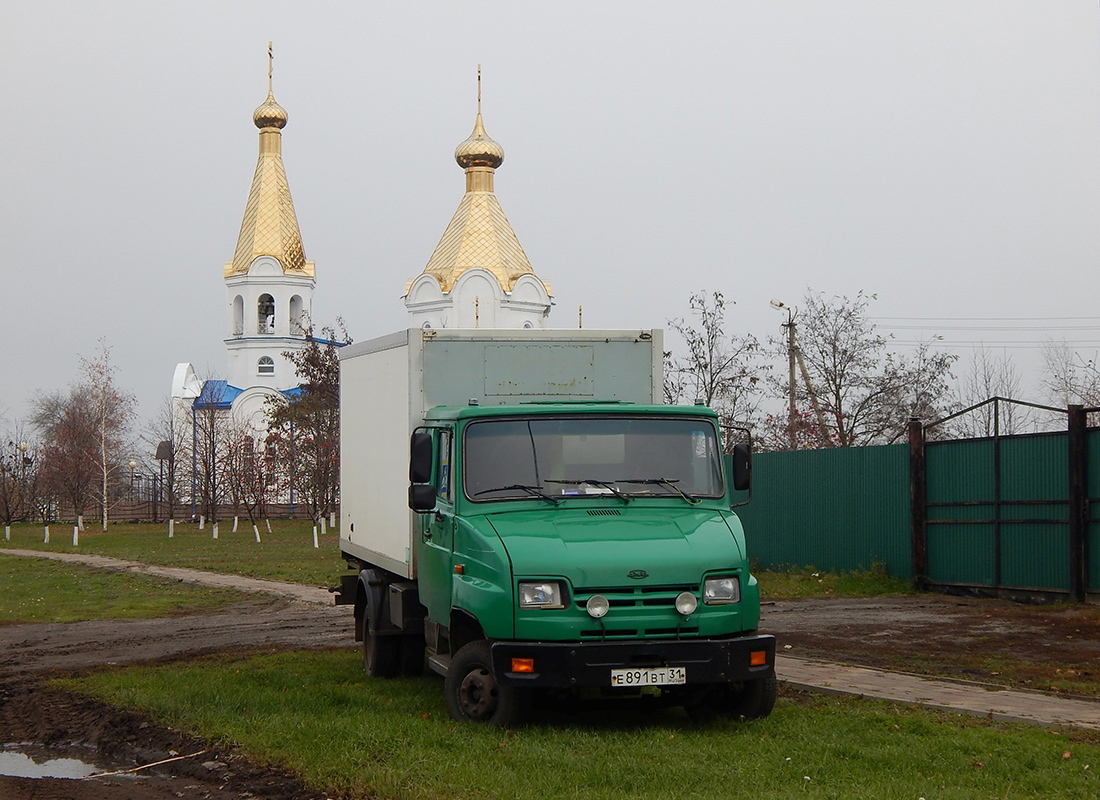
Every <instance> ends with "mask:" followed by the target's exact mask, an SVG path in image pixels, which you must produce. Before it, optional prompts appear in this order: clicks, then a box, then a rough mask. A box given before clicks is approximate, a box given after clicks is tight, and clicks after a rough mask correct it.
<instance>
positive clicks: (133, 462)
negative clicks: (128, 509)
mask: <svg viewBox="0 0 1100 800" xmlns="http://www.w3.org/2000/svg"><path fill="white" fill-rule="evenodd" d="M136 466H137V462H136V461H134V459H132V458H131V459H130V503H131V504H133V502H134V467H136Z"/></svg>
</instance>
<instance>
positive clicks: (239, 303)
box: [233, 295, 244, 336]
mask: <svg viewBox="0 0 1100 800" xmlns="http://www.w3.org/2000/svg"><path fill="white" fill-rule="evenodd" d="M233 335H234V336H243V335H244V298H243V297H241V296H240V295H237V296H236V297H234V298H233Z"/></svg>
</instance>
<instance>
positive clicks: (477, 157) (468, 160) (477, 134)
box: [455, 111, 504, 169]
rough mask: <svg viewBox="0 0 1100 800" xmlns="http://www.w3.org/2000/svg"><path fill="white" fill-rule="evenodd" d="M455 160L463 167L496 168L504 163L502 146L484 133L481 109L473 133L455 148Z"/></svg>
mask: <svg viewBox="0 0 1100 800" xmlns="http://www.w3.org/2000/svg"><path fill="white" fill-rule="evenodd" d="M455 161H457V162H458V165H459V166H460V167H462V168H463V169H469V168H470V167H489V168H491V169H496V168H497V167H499V166H500V165H501V164H502V163H504V148H503V147H501V146H500V145H499V144H497V143H496V142H495V141H493V140H492V139H490V138H489V135H488V134H487V133H485V126H484V125H482V123H481V111H478V112H477V121H476V122H474V131H473V133H471V134H470V136H469V138H468V139H466V141H464V142H463V143H462V144H460V145H459V146H458V147H456V148H455Z"/></svg>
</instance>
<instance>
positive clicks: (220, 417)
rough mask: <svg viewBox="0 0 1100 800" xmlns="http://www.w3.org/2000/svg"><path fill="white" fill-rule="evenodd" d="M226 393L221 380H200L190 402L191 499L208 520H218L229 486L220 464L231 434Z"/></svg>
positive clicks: (225, 386)
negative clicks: (196, 394)
mask: <svg viewBox="0 0 1100 800" xmlns="http://www.w3.org/2000/svg"><path fill="white" fill-rule="evenodd" d="M227 392H228V387H227V385H226V383H225V381H219V380H207V381H203V388H202V393H201V394H200V395H199V396H198V397H197V398H195V401H194V402H193V403H192V405H191V447H190V456H191V473H192V490H191V491H192V501H193V502H196V503H197V504H198V506H199V510H200V513H201V514H202V515H203V516H205V517H206V519H207V520H209V521H210V522H212V523H213V522H217V521H218V510H219V508H220V506H221V504H222V502H223V501H224V499H225V497H226V496H227V489H228V488H229V487H228V486H227V485H226V483H225V481H224V480H223V477H224V468H223V465H222V459H223V458H224V456H225V449H226V443H227V442H228V440H229V438H230V435H231V434H230V428H231V424H230V418H229V413H228V409H229V401H228V399H227Z"/></svg>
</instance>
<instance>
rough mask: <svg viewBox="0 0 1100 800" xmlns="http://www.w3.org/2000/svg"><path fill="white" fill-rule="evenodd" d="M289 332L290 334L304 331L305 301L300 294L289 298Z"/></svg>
mask: <svg viewBox="0 0 1100 800" xmlns="http://www.w3.org/2000/svg"><path fill="white" fill-rule="evenodd" d="M290 332H291V333H292V334H298V333H305V332H306V314H305V303H304V302H303V301H302V297H301V295H297V294H296V295H294V296H293V297H292V298H290Z"/></svg>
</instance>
